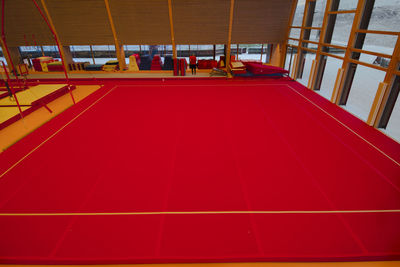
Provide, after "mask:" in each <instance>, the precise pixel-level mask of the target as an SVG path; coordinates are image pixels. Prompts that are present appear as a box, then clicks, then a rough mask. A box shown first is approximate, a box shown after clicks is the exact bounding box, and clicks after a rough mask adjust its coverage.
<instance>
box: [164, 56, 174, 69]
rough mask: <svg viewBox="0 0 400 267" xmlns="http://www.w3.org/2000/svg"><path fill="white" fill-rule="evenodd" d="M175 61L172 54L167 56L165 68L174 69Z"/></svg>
mask: <svg viewBox="0 0 400 267" xmlns="http://www.w3.org/2000/svg"><path fill="white" fill-rule="evenodd" d="M173 69H174V61H173V60H172V55H168V56H165V58H164V65H163V70H173Z"/></svg>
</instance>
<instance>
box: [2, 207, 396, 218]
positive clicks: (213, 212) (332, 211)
mask: <svg viewBox="0 0 400 267" xmlns="http://www.w3.org/2000/svg"><path fill="white" fill-rule="evenodd" d="M399 212H400V209H394V210H255V211H247V210H238V211H159V212H157V211H155V212H152V211H149V212H146V211H144V212H46V213H40V212H39V213H0V216H115V215H213V214H222V215H223V214H345V213H399Z"/></svg>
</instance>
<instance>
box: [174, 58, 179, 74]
mask: <svg viewBox="0 0 400 267" xmlns="http://www.w3.org/2000/svg"><path fill="white" fill-rule="evenodd" d="M174 76H179V59H177V58H174Z"/></svg>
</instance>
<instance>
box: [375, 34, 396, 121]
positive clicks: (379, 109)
mask: <svg viewBox="0 0 400 267" xmlns="http://www.w3.org/2000/svg"><path fill="white" fill-rule="evenodd" d="M399 62H400V34H399V35H397V42H396V45H395V47H394V51H393V55H392V58H391V59H390V62H389V66H388V69H387V71H386V75H385V79H384V80H383V82H384V83H385V84H387V85H391V84H392V79H393V78H394V75H395V74H396V73H397V66H398V64H399ZM378 91H379V88H378ZM389 93H390V90H389V86H386V87H385V88H384V90H383V93H382V101H380V102H378V105H377V106H376V116H375V117H374V118H373V121H371V124H370V125H373V126H374V127H378V124H379V120H380V117H381V116H382V113H383V110H384V109H385V105H386V102H387V99H388V97H389ZM376 98H379V92H376V95H375V99H376ZM373 112H374V106H372V108H371V111H370V115H371V113H373Z"/></svg>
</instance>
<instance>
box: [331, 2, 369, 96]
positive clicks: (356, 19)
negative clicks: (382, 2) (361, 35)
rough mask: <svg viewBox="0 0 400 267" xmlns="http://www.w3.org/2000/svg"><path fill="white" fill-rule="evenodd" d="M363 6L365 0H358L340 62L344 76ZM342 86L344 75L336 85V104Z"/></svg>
mask: <svg viewBox="0 0 400 267" xmlns="http://www.w3.org/2000/svg"><path fill="white" fill-rule="evenodd" d="M364 6H365V0H358V4H357V9H356V12H355V15H354V19H353V25H352V26H351V31H350V36H349V41H348V42H347V48H346V53H345V54H344V59H343V63H342V69H344V76H346V75H347V71H348V69H349V64H350V56H351V48H353V47H354V42H355V40H356V36H357V30H358V29H359V27H360V22H361V15H362V12H363V9H364ZM343 86H344V77H343V78H342V80H341V84H340V85H339V87H338V88H339V90H338V93H337V96H338V97H337V98H336V104H338V103H339V101H340V97H341V95H342V92H343Z"/></svg>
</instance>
